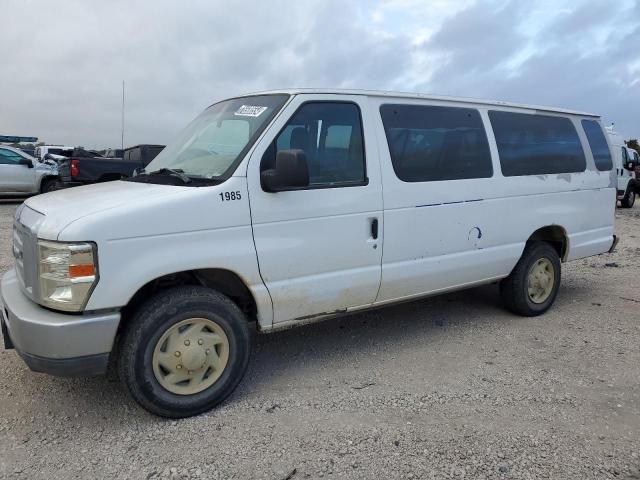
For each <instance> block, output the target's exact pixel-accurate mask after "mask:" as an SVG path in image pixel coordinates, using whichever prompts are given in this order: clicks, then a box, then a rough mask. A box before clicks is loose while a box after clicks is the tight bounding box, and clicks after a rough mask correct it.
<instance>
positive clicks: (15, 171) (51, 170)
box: [0, 145, 60, 195]
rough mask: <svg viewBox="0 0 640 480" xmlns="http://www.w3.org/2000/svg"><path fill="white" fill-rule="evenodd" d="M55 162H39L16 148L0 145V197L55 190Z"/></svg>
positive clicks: (56, 172)
mask: <svg viewBox="0 0 640 480" xmlns="http://www.w3.org/2000/svg"><path fill="white" fill-rule="evenodd" d="M59 183H60V180H59V179H58V166H57V165H56V164H55V162H50V161H44V162H40V161H38V160H37V159H36V158H34V157H32V156H31V155H29V154H28V153H25V152H23V151H22V150H20V149H18V148H13V147H9V146H5V145H0V195H30V194H34V193H46V192H51V191H53V190H56V189H57V188H58V186H59Z"/></svg>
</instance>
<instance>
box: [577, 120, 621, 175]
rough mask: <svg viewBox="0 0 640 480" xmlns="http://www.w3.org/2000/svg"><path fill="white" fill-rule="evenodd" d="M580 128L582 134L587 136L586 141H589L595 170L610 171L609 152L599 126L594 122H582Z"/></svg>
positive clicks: (611, 164)
mask: <svg viewBox="0 0 640 480" xmlns="http://www.w3.org/2000/svg"><path fill="white" fill-rule="evenodd" d="M582 128H584V133H585V134H586V135H587V140H589V148H591V153H592V154H593V160H594V161H595V162H596V168H597V169H598V170H611V169H612V168H613V160H612V159H611V151H610V150H609V145H607V139H606V137H605V136H604V132H603V131H602V127H601V126H600V124H599V123H598V122H596V121H595V120H582Z"/></svg>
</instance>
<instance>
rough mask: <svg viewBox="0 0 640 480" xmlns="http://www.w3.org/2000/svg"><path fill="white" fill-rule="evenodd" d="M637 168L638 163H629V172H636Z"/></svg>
mask: <svg viewBox="0 0 640 480" xmlns="http://www.w3.org/2000/svg"><path fill="white" fill-rule="evenodd" d="M635 168H636V162H629V163H627V170H635Z"/></svg>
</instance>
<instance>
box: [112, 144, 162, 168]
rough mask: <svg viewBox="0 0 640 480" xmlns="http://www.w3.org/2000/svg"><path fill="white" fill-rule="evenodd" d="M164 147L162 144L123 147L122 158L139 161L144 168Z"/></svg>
mask: <svg viewBox="0 0 640 480" xmlns="http://www.w3.org/2000/svg"><path fill="white" fill-rule="evenodd" d="M164 147H165V146H164V145H136V146H134V147H129V148H125V149H124V153H123V155H122V158H123V159H124V160H133V161H136V162H140V163H141V164H142V166H143V168H144V167H146V166H147V165H149V163H150V162H151V160H153V159H154V158H156V157H157V156H158V154H159V153H160V152H161V151H162V150H163V149H164Z"/></svg>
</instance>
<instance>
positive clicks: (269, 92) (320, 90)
mask: <svg viewBox="0 0 640 480" xmlns="http://www.w3.org/2000/svg"><path fill="white" fill-rule="evenodd" d="M278 93H286V94H289V95H296V94H304V93H306V94H319V93H325V94H335V95H363V96H368V97H388V98H409V99H416V100H437V101H444V102H455V103H475V104H480V105H493V106H496V107H510V108H523V109H527V110H536V111H540V112H553V113H566V114H570V115H579V116H582V117H595V118H600V115H596V114H594V113H587V112H579V111H575V110H568V109H564V108H555V107H545V106H539V105H527V104H523V103H511V102H502V101H498V100H481V99H477V98H467V97H451V96H444V95H430V94H424V93H411V92H387V91H383V90H348V89H340V88H289V89H282V90H267V91H263V92H253V93H248V94H246V95H239V96H238V97H248V96H251V95H272V94H278Z"/></svg>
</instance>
